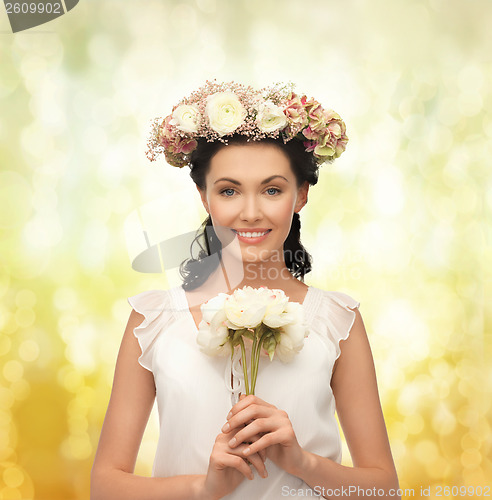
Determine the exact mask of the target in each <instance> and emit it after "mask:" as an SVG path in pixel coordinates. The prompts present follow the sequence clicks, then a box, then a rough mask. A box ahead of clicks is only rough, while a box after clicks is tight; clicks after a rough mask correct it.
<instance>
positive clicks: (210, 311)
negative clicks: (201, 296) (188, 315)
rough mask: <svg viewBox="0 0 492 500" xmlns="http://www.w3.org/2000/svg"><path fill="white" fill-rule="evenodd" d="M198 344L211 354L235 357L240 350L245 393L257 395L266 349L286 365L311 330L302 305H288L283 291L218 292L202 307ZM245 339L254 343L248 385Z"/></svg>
mask: <svg viewBox="0 0 492 500" xmlns="http://www.w3.org/2000/svg"><path fill="white" fill-rule="evenodd" d="M201 311H202V321H201V322H200V324H199V328H198V336H197V342H198V344H199V346H200V348H201V350H202V351H203V352H205V353H207V354H209V355H212V356H213V355H219V356H224V355H227V354H230V355H231V357H232V356H233V354H234V349H235V348H236V346H238V345H239V346H240V348H241V359H242V365H243V371H244V382H245V386H246V394H254V393H255V386H256V377H257V373H258V364H259V360H260V354H261V349H262V348H263V349H264V350H265V351H266V353H268V356H269V357H270V361H272V360H273V358H274V356H275V354H276V355H277V356H278V358H279V359H280V360H281V361H283V362H284V363H287V362H289V361H291V360H292V359H293V357H294V355H295V354H296V353H297V352H299V351H300V350H301V349H302V346H303V345H304V338H305V337H307V335H308V333H309V331H308V329H307V326H306V324H305V323H304V314H303V308H302V304H299V303H298V302H289V298H288V297H287V296H286V295H285V293H284V292H283V291H282V290H277V289H273V290H271V289H269V288H266V287H260V288H252V287H250V286H245V287H243V288H240V289H238V290H235V291H234V292H233V293H232V295H228V294H226V293H219V295H217V296H216V297H214V298H212V299H210V300H209V301H208V302H205V303H204V304H202V306H201ZM245 339H250V340H251V341H252V346H251V369H250V380H251V386H250V385H249V383H248V370H247V362H246V348H245V343H244V340H245Z"/></svg>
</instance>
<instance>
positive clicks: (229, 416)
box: [227, 411, 232, 419]
mask: <svg viewBox="0 0 492 500" xmlns="http://www.w3.org/2000/svg"><path fill="white" fill-rule="evenodd" d="M231 417H232V411H230V412H229V413H228V414H227V419H230V418H231Z"/></svg>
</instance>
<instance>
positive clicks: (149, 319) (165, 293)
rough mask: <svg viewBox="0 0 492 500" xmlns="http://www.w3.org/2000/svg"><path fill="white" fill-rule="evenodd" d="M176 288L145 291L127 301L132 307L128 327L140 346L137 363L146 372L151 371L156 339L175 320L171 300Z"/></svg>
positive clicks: (173, 302)
mask: <svg viewBox="0 0 492 500" xmlns="http://www.w3.org/2000/svg"><path fill="white" fill-rule="evenodd" d="M176 288H178V287H174V288H171V289H169V290H146V291H144V292H140V293H138V294H136V295H133V296H131V297H128V299H127V300H128V303H129V304H130V305H131V307H132V312H131V314H130V318H129V320H128V327H129V328H130V329H131V330H132V331H133V334H134V336H135V337H136V339H137V340H138V343H139V344H140V348H141V352H142V354H141V356H140V357H139V360H138V361H139V363H140V364H141V365H142V366H143V367H144V368H146V369H147V370H152V357H153V351H154V349H153V347H154V345H155V342H156V340H157V338H158V337H159V335H160V334H161V332H162V331H164V330H165V329H166V328H167V327H168V326H170V325H171V324H172V323H174V321H175V319H176V305H175V300H173V296H174V295H176V294H177V293H178V290H176Z"/></svg>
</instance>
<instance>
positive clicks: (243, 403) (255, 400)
mask: <svg viewBox="0 0 492 500" xmlns="http://www.w3.org/2000/svg"><path fill="white" fill-rule="evenodd" d="M250 404H257V405H262V406H267V407H269V408H275V406H273V405H271V404H269V403H267V402H266V401H263V399H260V398H259V397H258V396H255V395H254V394H249V395H248V396H244V398H242V399H241V398H240V400H239V401H238V402H237V403H236V404H235V405H234V406H233V407H232V408H231V411H230V412H229V414H228V415H227V418H228V419H229V418H230V417H232V416H233V415H235V414H236V413H238V412H239V411H241V410H243V409H244V408H246V407H247V406H249V405H250Z"/></svg>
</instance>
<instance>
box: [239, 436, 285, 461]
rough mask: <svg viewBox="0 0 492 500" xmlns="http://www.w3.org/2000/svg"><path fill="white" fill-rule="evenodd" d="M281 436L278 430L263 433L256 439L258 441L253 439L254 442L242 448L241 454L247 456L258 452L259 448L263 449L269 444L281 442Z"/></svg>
mask: <svg viewBox="0 0 492 500" xmlns="http://www.w3.org/2000/svg"><path fill="white" fill-rule="evenodd" d="M281 437H282V433H281V432H279V431H276V432H269V433H268V434H265V435H264V436H262V437H261V438H260V439H258V441H255V442H254V443H252V444H250V445H249V446H247V447H246V448H244V450H243V455H244V456H245V457H249V456H250V455H252V454H254V453H259V452H260V450H265V449H266V448H268V447H269V446H272V445H274V444H278V443H281V442H282V439H281Z"/></svg>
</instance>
